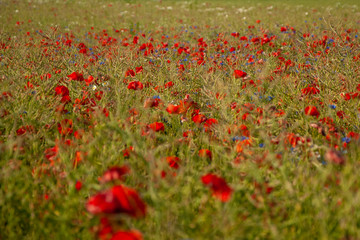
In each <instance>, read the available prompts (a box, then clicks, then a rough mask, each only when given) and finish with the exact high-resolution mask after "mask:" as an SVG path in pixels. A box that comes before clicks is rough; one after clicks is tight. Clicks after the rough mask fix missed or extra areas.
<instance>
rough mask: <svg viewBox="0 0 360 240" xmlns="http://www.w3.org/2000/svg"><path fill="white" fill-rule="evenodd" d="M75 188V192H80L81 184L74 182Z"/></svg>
mask: <svg viewBox="0 0 360 240" xmlns="http://www.w3.org/2000/svg"><path fill="white" fill-rule="evenodd" d="M75 188H76V190H77V191H80V190H81V188H82V182H80V181H76V184H75Z"/></svg>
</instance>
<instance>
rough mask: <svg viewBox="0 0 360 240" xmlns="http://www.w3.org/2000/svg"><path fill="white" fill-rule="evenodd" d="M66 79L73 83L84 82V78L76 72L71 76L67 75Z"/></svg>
mask: <svg viewBox="0 0 360 240" xmlns="http://www.w3.org/2000/svg"><path fill="white" fill-rule="evenodd" d="M68 77H69V78H70V79H71V80H74V81H84V76H83V75H82V74H81V73H78V72H73V73H72V74H70V75H68Z"/></svg>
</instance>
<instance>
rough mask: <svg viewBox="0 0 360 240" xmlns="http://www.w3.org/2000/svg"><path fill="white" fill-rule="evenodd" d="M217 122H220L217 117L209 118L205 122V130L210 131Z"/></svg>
mask: <svg viewBox="0 0 360 240" xmlns="http://www.w3.org/2000/svg"><path fill="white" fill-rule="evenodd" d="M216 124H218V120H216V119H215V118H209V119H207V120H206V121H205V123H204V128H205V131H209V130H210V129H211V128H212V127H213V125H216Z"/></svg>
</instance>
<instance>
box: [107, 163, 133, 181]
mask: <svg viewBox="0 0 360 240" xmlns="http://www.w3.org/2000/svg"><path fill="white" fill-rule="evenodd" d="M129 172H130V169H129V167H127V166H122V167H118V166H114V167H111V168H109V169H108V170H106V172H104V174H103V176H102V178H101V182H110V181H114V180H121V181H123V180H124V175H125V174H127V173H129Z"/></svg>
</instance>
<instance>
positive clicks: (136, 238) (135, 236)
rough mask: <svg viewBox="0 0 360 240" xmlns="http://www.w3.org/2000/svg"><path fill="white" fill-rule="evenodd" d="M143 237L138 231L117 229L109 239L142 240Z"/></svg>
mask: <svg viewBox="0 0 360 240" xmlns="http://www.w3.org/2000/svg"><path fill="white" fill-rule="evenodd" d="M142 239H143V237H142V235H141V233H140V232H138V231H135V230H131V231H118V232H116V233H114V235H112V237H111V238H110V240H142Z"/></svg>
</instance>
